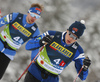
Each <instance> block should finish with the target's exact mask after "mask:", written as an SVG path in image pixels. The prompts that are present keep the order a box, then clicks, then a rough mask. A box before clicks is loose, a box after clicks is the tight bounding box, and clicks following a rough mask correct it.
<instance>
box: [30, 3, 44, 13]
mask: <svg viewBox="0 0 100 82" xmlns="http://www.w3.org/2000/svg"><path fill="white" fill-rule="evenodd" d="M42 10H43V6H42V5H40V4H38V3H33V4H32V5H31V7H30V9H29V10H28V13H30V12H31V13H36V14H38V15H40V14H41V11H42Z"/></svg>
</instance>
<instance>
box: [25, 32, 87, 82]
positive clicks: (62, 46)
mask: <svg viewBox="0 0 100 82" xmlns="http://www.w3.org/2000/svg"><path fill="white" fill-rule="evenodd" d="M45 35H50V36H52V37H54V38H53V40H52V42H51V43H50V44H47V45H46V46H45V47H44V49H43V50H42V51H41V52H40V53H39V56H38V57H37V58H36V60H35V61H36V63H33V64H32V65H31V66H30V67H29V69H28V71H29V72H30V73H31V74H32V75H33V76H34V77H35V78H37V79H38V80H40V81H41V82H59V78H58V75H60V74H61V72H62V71H63V70H64V69H65V68H66V67H67V66H68V65H69V64H70V63H71V62H72V61H74V62H75V68H76V71H77V73H78V72H79V70H80V69H81V67H82V65H83V59H84V58H85V56H84V51H83V49H82V47H81V46H80V45H79V44H78V43H77V42H75V43H73V44H70V45H67V44H66V43H65V35H66V32H58V31H47V32H46V33H43V34H42V35H39V36H37V38H34V39H32V40H30V41H28V43H27V44H26V49H27V50H32V54H31V60H33V58H34V57H35V56H36V55H37V53H38V48H39V47H41V45H40V44H39V41H40V39H42V38H43V37H44V36H45ZM36 64H38V65H39V66H40V67H41V68H43V69H45V70H46V71H48V72H50V73H51V74H54V75H57V77H54V76H52V75H48V78H47V79H43V78H42V76H41V70H40V69H39V67H38V66H37V65H36ZM87 75H88V70H87V71H83V70H82V72H81V73H80V75H79V78H80V79H81V80H85V79H86V77H87Z"/></svg>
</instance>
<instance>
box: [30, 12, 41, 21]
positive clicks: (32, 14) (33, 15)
mask: <svg viewBox="0 0 100 82" xmlns="http://www.w3.org/2000/svg"><path fill="white" fill-rule="evenodd" d="M29 13H30V15H31V16H32V17H35V18H36V19H38V18H40V17H41V16H39V15H36V14H35V13H32V12H30V11H29Z"/></svg>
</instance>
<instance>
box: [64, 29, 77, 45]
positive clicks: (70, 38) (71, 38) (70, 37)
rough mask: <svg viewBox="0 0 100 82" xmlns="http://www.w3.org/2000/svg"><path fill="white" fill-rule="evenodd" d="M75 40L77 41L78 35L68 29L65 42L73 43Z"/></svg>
mask: <svg viewBox="0 0 100 82" xmlns="http://www.w3.org/2000/svg"><path fill="white" fill-rule="evenodd" d="M75 41H77V36H76V35H75V34H73V33H72V32H69V31H68V30H67V33H66V35H65V42H66V44H72V43H74V42H75Z"/></svg>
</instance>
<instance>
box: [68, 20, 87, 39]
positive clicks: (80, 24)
mask: <svg viewBox="0 0 100 82" xmlns="http://www.w3.org/2000/svg"><path fill="white" fill-rule="evenodd" d="M84 23H85V21H84V20H81V21H75V22H74V23H73V24H72V25H71V26H70V27H69V29H68V30H69V31H71V32H72V33H73V34H75V35H76V36H77V37H78V38H80V36H82V35H83V33H84V30H85V29H86V27H85V25H84Z"/></svg>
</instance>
